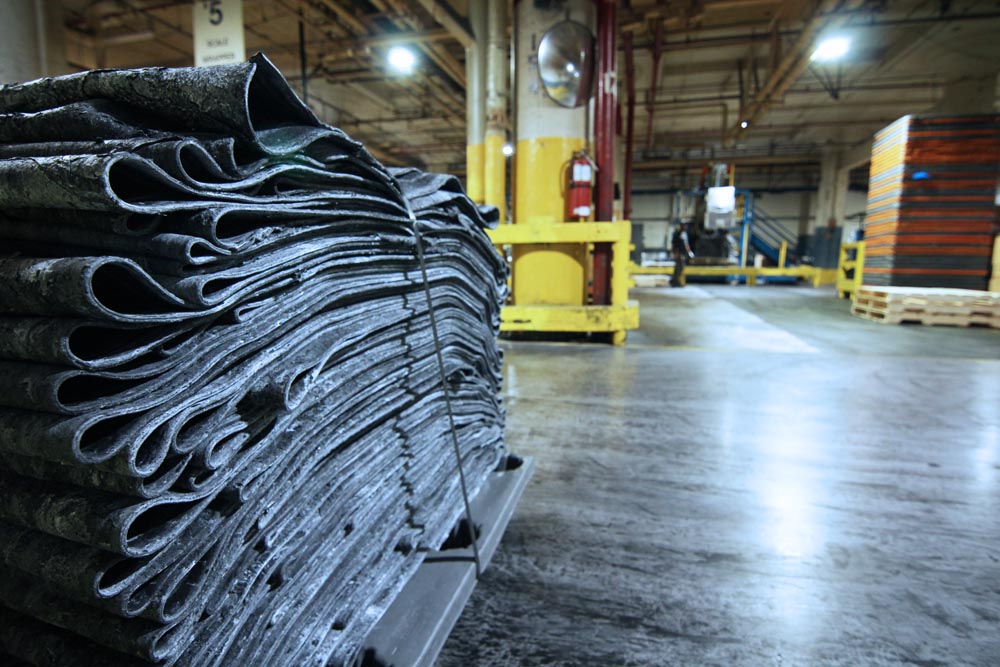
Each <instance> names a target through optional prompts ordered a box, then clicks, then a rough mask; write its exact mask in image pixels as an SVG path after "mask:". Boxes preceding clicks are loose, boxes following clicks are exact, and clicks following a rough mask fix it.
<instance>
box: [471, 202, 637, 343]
mask: <svg viewBox="0 0 1000 667" xmlns="http://www.w3.org/2000/svg"><path fill="white" fill-rule="evenodd" d="M487 233H488V234H489V236H490V240H492V241H493V244H494V245H496V246H506V245H510V246H518V245H533V246H539V245H544V244H548V243H563V244H566V243H573V244H580V245H582V246H587V245H589V244H593V243H610V244H611V303H610V304H609V305H601V306H587V305H549V304H520V303H515V304H511V305H508V306H504V309H503V311H501V313H500V330H501V331H550V332H600V333H610V334H612V342H613V343H614V344H615V345H624V343H625V336H626V332H627V331H628V330H629V329H637V328H638V327H639V302H638V301H630V300H629V299H628V288H629V285H630V283H631V276H630V272H629V246H630V244H631V242H632V224H631V223H630V222H627V221H622V222H563V223H551V224H534V225H533V224H517V225H500V226H499V227H497V228H496V229H493V230H488V231H487ZM514 279H515V280H517V277H516V276H515V278H514Z"/></svg>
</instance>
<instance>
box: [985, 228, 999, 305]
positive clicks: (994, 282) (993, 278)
mask: <svg viewBox="0 0 1000 667" xmlns="http://www.w3.org/2000/svg"><path fill="white" fill-rule="evenodd" d="M987 289H989V291H991V292H1000V236H997V237H996V238H995V239H993V268H992V269H990V286H989V287H988V288H987Z"/></svg>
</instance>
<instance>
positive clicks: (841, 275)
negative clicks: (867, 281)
mask: <svg viewBox="0 0 1000 667" xmlns="http://www.w3.org/2000/svg"><path fill="white" fill-rule="evenodd" d="M852 250H853V251H854V257H853V259H852V258H851V256H850V254H851V251H852ZM864 273H865V242H864V241H857V242H856V243H842V244H840V258H839V259H838V260H837V296H839V297H840V298H841V299H847V298H853V297H854V294H855V293H856V292H857V291H858V288H859V287H861V284H862V281H863V280H864Z"/></svg>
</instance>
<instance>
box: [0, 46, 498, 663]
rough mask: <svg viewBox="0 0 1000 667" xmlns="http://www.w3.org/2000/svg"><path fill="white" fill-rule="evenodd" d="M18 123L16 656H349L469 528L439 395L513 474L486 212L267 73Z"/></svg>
mask: <svg viewBox="0 0 1000 667" xmlns="http://www.w3.org/2000/svg"><path fill="white" fill-rule="evenodd" d="M0 113H2V114H3V116H2V118H0V142H2V143H0V239H2V242H0V569H2V571H3V575H2V576H0V662H3V661H4V660H6V661H7V662H13V663H17V661H22V662H24V663H27V664H35V665H101V666H107V665H116V666H120V665H142V664H148V663H156V664H177V665H186V666H192V667H193V666H208V665H232V666H235V665H241V666H242V665H269V666H274V665H294V666H296V667H299V666H301V665H307V664H309V665H323V664H329V665H345V664H350V663H351V662H352V661H353V660H355V659H356V655H357V652H358V648H359V646H360V644H361V642H362V640H363V638H364V637H365V636H366V635H367V633H368V631H369V629H370V628H371V627H372V626H373V625H374V623H375V622H376V621H377V620H378V618H379V617H380V615H381V614H382V612H383V611H384V609H385V608H386V607H387V606H388V604H389V603H390V602H391V600H392V599H393V597H394V596H395V595H396V594H397V593H398V591H399V590H400V589H401V587H402V585H403V584H404V583H405V581H406V579H407V578H408V577H409V576H410V575H411V574H412V573H413V571H414V570H415V568H416V567H417V566H418V565H419V563H420V562H421V559H422V553H425V552H426V551H427V550H428V549H435V548H437V547H439V546H440V545H441V543H442V542H443V541H444V540H445V539H447V537H448V534H449V531H450V530H451V529H452V528H453V527H454V526H455V524H456V522H457V521H458V519H459V518H460V516H461V513H462V502H461V488H460V485H459V475H458V467H457V458H456V455H455V451H454V445H453V441H452V439H451V431H450V430H449V419H448V412H447V410H446V404H445V400H444V399H445V394H444V391H445V387H446V388H447V391H448V394H449V395H450V396H451V401H452V407H453V414H454V422H455V427H456V429H457V436H458V438H457V440H458V443H459V449H460V452H461V458H462V465H463V466H464V471H465V475H466V478H467V481H468V487H469V491H470V493H471V494H473V495H474V494H475V493H476V491H477V490H478V489H479V488H481V485H482V484H483V482H484V481H485V479H486V478H487V476H488V475H489V473H490V472H491V471H492V470H493V469H494V468H495V467H496V466H497V465H498V463H499V461H500V459H501V457H502V455H503V451H502V450H503V411H502V408H501V406H500V404H499V399H498V390H499V385H500V379H501V378H500V369H501V359H500V354H499V351H498V349H497V346H496V335H497V331H498V327H499V310H500V305H501V303H502V300H503V298H504V295H505V290H506V268H505V266H504V265H503V263H502V259H501V257H500V256H499V254H498V253H497V252H496V251H495V249H494V248H493V246H492V245H491V244H490V242H489V239H488V237H487V236H486V234H485V231H484V228H485V227H486V226H488V225H490V224H492V223H493V222H494V219H493V218H495V212H493V211H491V210H479V209H478V208H477V207H476V206H475V205H474V204H473V203H472V202H471V201H470V200H469V199H468V198H467V197H466V196H465V195H464V194H463V192H462V189H461V187H460V185H459V184H458V183H457V181H456V180H455V179H454V178H451V177H445V176H438V175H431V174H426V173H423V172H420V171H417V170H414V169H409V170H400V171H395V172H391V173H390V171H388V170H387V169H385V168H384V167H382V166H381V165H380V164H379V163H378V162H377V161H376V160H375V159H373V158H372V157H371V156H370V155H369V154H368V153H367V151H365V150H364V148H363V147H362V146H361V145H359V144H357V143H355V142H354V141H352V140H351V139H349V138H348V137H347V136H346V135H344V134H343V133H342V132H340V131H339V130H336V129H333V128H331V127H329V126H326V125H324V124H323V123H321V122H319V121H318V120H317V119H316V118H315V117H314V116H313V114H312V113H310V111H309V110H308V108H307V107H305V106H304V105H303V104H302V103H301V102H299V100H298V99H297V98H296V97H295V95H294V94H293V93H292V91H291V90H290V88H289V87H288V86H287V84H286V82H285V81H284V79H283V78H282V77H281V75H280V74H279V73H278V72H277V71H276V70H275V69H274V68H273V66H272V65H271V64H270V63H269V62H268V61H267V60H266V59H264V58H263V57H259V56H258V57H256V58H254V59H253V60H252V61H251V62H250V63H244V64H240V65H232V66H219V67H214V68H207V69H146V70H134V71H97V72H90V73H84V74H79V75H71V76H67V77H62V78H56V79H43V80H38V81H34V82H30V83H26V84H18V85H10V86H6V87H2V88H0ZM484 216H485V217H484ZM418 242H420V243H421V248H422V252H423V256H424V257H425V262H426V264H425V268H426V279H427V282H426V286H427V287H429V290H430V297H431V298H430V301H428V299H427V295H426V294H425V282H424V272H423V271H422V270H421V264H420V261H419V259H418V257H419V256H418V252H417V250H418V247H417V243H418ZM429 303H430V304H432V306H433V317H434V318H435V321H436V323H437V327H438V330H439V333H440V344H441V351H442V354H443V371H444V373H445V378H446V380H445V382H444V383H443V382H442V375H441V370H442V367H441V365H439V363H438V359H437V357H436V353H435V340H434V338H433V336H432V329H431V326H430V319H429V318H430V315H431V311H430V310H429ZM4 664H7V663H4ZM17 664H20V663H17Z"/></svg>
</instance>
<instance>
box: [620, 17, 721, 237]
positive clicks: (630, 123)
mask: <svg viewBox="0 0 1000 667" xmlns="http://www.w3.org/2000/svg"><path fill="white" fill-rule="evenodd" d="M622 44H623V45H624V47H625V88H626V91H627V92H628V106H627V107H626V110H625V170H624V171H625V177H624V179H625V183H624V184H623V186H622V214H623V216H624V217H625V219H626V220H631V219H632V163H633V162H634V161H635V57H634V52H633V48H632V31H631V30H627V31H626V32H625V33H624V34H623V35H622ZM723 127H725V124H723Z"/></svg>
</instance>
